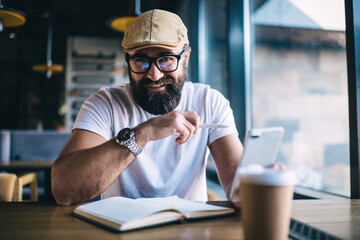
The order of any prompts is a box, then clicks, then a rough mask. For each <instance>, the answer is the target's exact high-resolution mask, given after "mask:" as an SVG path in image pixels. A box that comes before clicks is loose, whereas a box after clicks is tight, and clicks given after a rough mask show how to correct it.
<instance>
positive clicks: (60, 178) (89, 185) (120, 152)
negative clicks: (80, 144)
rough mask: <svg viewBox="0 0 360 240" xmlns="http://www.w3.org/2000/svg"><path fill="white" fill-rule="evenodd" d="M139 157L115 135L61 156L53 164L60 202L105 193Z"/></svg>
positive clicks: (55, 195) (61, 203) (67, 203)
mask: <svg viewBox="0 0 360 240" xmlns="http://www.w3.org/2000/svg"><path fill="white" fill-rule="evenodd" d="M134 159H135V155H133V154H132V153H131V152H130V151H129V150H128V149H127V148H126V147H123V146H120V145H119V144H117V143H116V142H115V140H114V139H111V140H110V141H108V142H105V143H104V144H101V145H99V146H96V147H93V148H89V149H83V150H78V151H75V152H72V153H69V154H67V155H65V156H62V157H60V158H59V159H57V160H56V161H55V163H54V165H53V168H52V191H53V194H54V197H55V200H56V201H57V203H58V204H60V205H70V204H73V203H77V202H82V201H86V200H89V199H91V198H93V197H95V196H97V195H99V194H100V193H102V192H103V191H104V190H105V189H106V188H107V187H108V186H109V185H110V184H111V183H112V182H113V181H114V180H115V179H116V178H117V177H118V176H119V174H120V173H121V172H122V171H123V170H124V169H125V168H126V167H127V166H128V165H129V164H130V163H131V162H132V161H133V160H134Z"/></svg>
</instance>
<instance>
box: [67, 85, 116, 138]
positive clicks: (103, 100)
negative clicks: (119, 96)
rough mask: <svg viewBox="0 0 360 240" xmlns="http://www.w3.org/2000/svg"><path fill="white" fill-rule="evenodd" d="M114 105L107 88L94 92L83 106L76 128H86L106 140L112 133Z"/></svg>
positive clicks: (75, 124)
mask: <svg viewBox="0 0 360 240" xmlns="http://www.w3.org/2000/svg"><path fill="white" fill-rule="evenodd" d="M112 119H113V118H112V107H111V98H110V95H109V92H108V91H107V89H106V88H101V89H100V90H98V91H97V92H95V93H93V94H92V95H91V96H90V97H89V98H88V99H87V100H86V101H85V102H84V103H83V104H82V106H81V108H80V111H79V113H78V115H77V117H76V120H75V123H74V126H73V130H74V129H84V130H88V131H91V132H94V133H96V134H98V135H100V136H102V137H103V138H105V139H106V140H110V139H111V138H112V136H113V134H112V129H111V128H112V127H111V126H112V124H111V121H112Z"/></svg>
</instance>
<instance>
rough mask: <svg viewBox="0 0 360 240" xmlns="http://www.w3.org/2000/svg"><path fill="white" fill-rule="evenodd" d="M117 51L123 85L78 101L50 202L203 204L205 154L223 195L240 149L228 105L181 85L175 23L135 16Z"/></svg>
mask: <svg viewBox="0 0 360 240" xmlns="http://www.w3.org/2000/svg"><path fill="white" fill-rule="evenodd" d="M122 46H123V48H124V51H125V53H126V62H127V64H128V72H129V78H130V84H125V85H122V86H118V87H104V88H101V89H100V90H98V91H97V92H95V93H94V94H92V95H91V96H90V97H89V98H88V99H87V100H86V101H85V102H84V104H83V106H82V107H81V109H80V111H79V114H78V116H77V119H76V121H75V123H74V127H73V131H72V136H71V138H70V140H69V142H68V143H67V145H66V146H65V148H64V149H63V151H62V152H61V154H60V155H59V157H58V159H57V160H56V161H55V163H54V165H53V168H52V190H53V195H54V197H55V200H56V201H57V203H58V204H60V205H69V204H73V203H78V202H82V201H86V200H89V199H92V198H94V197H95V196H97V195H99V194H101V198H108V197H112V196H123V197H129V198H139V197H167V196H172V195H177V196H179V197H181V198H185V199H189V200H194V201H206V200H207V191H206V173H205V170H206V163H207V158H208V150H210V153H211V155H212V158H213V160H214V163H215V166H216V170H217V173H218V177H219V180H220V183H221V185H222V186H223V188H224V190H225V192H226V193H227V194H229V191H230V187H231V183H232V179H233V177H234V174H235V169H236V166H237V165H238V162H239V160H240V158H241V154H242V151H243V147H242V144H241V142H240V140H239V139H238V133H237V130H236V126H235V121H234V116H233V113H232V110H231V108H230V105H229V102H228V101H227V100H226V99H225V98H224V97H223V96H222V95H221V94H220V93H219V92H218V91H216V90H214V89H211V88H210V87H209V86H207V85H204V84H199V83H192V82H190V81H187V66H188V63H189V59H190V52H191V48H190V46H189V41H188V36H187V29H186V27H185V25H184V24H183V22H182V21H181V19H180V18H179V16H177V15H176V14H173V13H170V12H167V11H163V10H157V9H155V10H151V11H148V12H145V13H143V14H141V15H140V16H139V17H137V18H136V19H135V20H134V21H133V22H132V23H131V24H130V25H129V26H128V28H127V30H126V33H125V35H124V38H123V41H122ZM201 123H211V124H221V125H226V126H228V127H226V128H202V127H201Z"/></svg>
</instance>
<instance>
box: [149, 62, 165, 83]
mask: <svg viewBox="0 0 360 240" xmlns="http://www.w3.org/2000/svg"><path fill="white" fill-rule="evenodd" d="M146 76H147V77H148V78H149V79H150V80H152V81H158V80H159V79H160V78H162V77H163V76H164V73H163V72H162V71H160V70H159V69H158V68H157V66H156V64H155V63H154V62H153V63H152V64H151V65H150V69H149V70H148V71H147V72H146Z"/></svg>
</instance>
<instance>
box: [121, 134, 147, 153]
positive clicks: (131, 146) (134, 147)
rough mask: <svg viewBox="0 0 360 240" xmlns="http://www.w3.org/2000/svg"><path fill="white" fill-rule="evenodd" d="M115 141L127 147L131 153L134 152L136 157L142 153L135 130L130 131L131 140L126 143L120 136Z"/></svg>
mask: <svg viewBox="0 0 360 240" xmlns="http://www.w3.org/2000/svg"><path fill="white" fill-rule="evenodd" d="M115 139H116V142H117V143H118V144H120V145H121V146H125V147H127V148H128V149H129V150H130V152H132V153H133V154H134V155H135V156H137V155H139V154H140V153H141V152H142V149H141V148H140V147H139V146H138V145H137V143H136V142H135V132H134V130H130V133H129V138H128V139H127V140H125V141H121V140H120V139H119V138H118V136H117V137H116V138H115Z"/></svg>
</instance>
